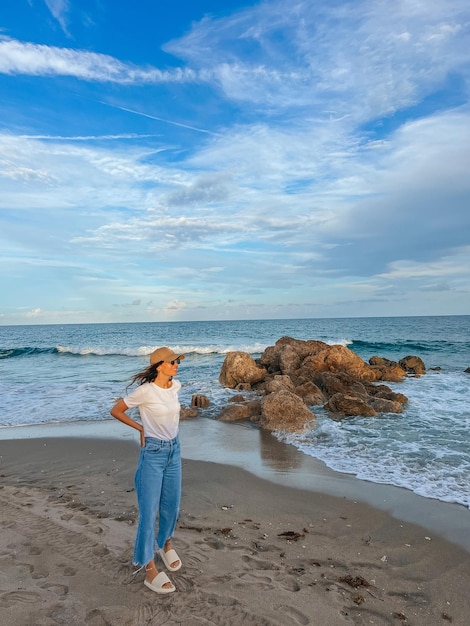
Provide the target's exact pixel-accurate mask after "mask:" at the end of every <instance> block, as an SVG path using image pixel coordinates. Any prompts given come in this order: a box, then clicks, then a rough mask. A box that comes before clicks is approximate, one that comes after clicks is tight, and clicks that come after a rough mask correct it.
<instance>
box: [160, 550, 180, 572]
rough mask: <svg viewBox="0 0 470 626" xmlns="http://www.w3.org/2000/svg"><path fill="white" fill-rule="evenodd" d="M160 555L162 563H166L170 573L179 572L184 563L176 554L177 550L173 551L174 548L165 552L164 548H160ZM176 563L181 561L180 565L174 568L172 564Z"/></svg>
mask: <svg viewBox="0 0 470 626" xmlns="http://www.w3.org/2000/svg"><path fill="white" fill-rule="evenodd" d="M158 553H159V554H160V556H161V558H162V561H163V562H164V563H165V565H166V567H167V568H168V569H169V570H170V572H177V571H178V570H179V569H180V567H181V565H182V563H181V559H180V557H179V556H178V554H177V553H176V550H173V548H171V549H170V550H168V552H165V549H164V548H163V549H162V548H160V549H159V550H158ZM175 561H179V565H175V566H174V567H172V566H171V564H172V563H174V562H175Z"/></svg>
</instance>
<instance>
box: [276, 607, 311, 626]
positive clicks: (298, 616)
mask: <svg viewBox="0 0 470 626" xmlns="http://www.w3.org/2000/svg"><path fill="white" fill-rule="evenodd" d="M277 610H278V611H281V612H282V613H284V615H286V616H287V617H288V618H289V619H290V620H291V621H293V622H294V624H301V626H307V624H310V620H309V618H308V617H307V616H306V615H304V614H303V613H301V612H300V611H299V610H298V609H295V608H294V607H293V606H285V605H284V606H279V607H277Z"/></svg>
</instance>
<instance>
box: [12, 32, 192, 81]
mask: <svg viewBox="0 0 470 626" xmlns="http://www.w3.org/2000/svg"><path fill="white" fill-rule="evenodd" d="M0 73H3V74H27V75H30V76H73V77H75V78H78V79H81V80H86V81H99V82H112V83H120V84H139V83H150V84H156V83H166V82H187V81H194V80H195V73H194V72H192V71H191V70H180V69H175V70H171V71H160V70H158V69H156V68H148V69H142V68H139V67H136V66H132V65H129V64H126V63H122V62H121V61H119V60H117V59H115V58H113V57H111V56H109V55H105V54H98V53H95V52H84V51H81V50H73V49H70V48H57V47H54V46H46V45H42V44H34V43H24V42H21V41H16V40H14V39H6V38H3V39H0Z"/></svg>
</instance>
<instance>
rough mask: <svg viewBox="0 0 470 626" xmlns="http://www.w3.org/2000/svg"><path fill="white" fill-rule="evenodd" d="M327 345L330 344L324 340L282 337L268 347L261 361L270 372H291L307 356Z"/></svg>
mask: <svg viewBox="0 0 470 626" xmlns="http://www.w3.org/2000/svg"><path fill="white" fill-rule="evenodd" d="M327 347H328V344H327V343H324V342H323V341H315V340H308V341H304V340H303V339H293V338H292V337H281V338H280V339H278V340H277V341H276V343H275V345H274V346H269V347H268V348H266V350H265V351H264V352H263V354H262V355H261V358H260V359H259V363H260V365H263V366H264V367H266V368H267V370H268V372H271V373H273V372H281V373H283V374H291V373H292V372H293V371H294V369H295V368H298V367H299V365H300V364H301V362H302V361H303V360H304V358H305V357H306V356H308V355H309V354H314V353H316V352H318V351H319V350H322V349H324V348H327Z"/></svg>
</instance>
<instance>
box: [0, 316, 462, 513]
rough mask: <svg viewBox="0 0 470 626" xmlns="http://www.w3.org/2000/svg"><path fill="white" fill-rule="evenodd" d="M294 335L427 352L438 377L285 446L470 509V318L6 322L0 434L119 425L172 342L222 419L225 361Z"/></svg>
mask: <svg viewBox="0 0 470 626" xmlns="http://www.w3.org/2000/svg"><path fill="white" fill-rule="evenodd" d="M283 336H290V337H294V338H296V339H316V340H320V341H324V342H326V343H329V344H342V345H344V346H347V347H348V348H350V349H351V350H353V351H354V352H356V353H357V354H358V355H359V356H360V357H362V358H363V359H364V360H366V361H367V360H368V359H369V358H370V357H371V356H374V355H377V356H382V357H385V358H388V359H391V360H399V359H401V358H403V357H405V356H409V355H416V356H419V357H421V358H422V359H423V361H424V363H425V365H426V367H427V373H426V374H425V375H424V376H421V377H420V378H407V379H405V380H404V381H403V382H401V383H387V384H389V386H390V387H391V388H392V389H394V390H395V391H399V392H401V393H404V394H405V395H406V396H407V397H408V398H409V403H408V404H407V406H406V407H405V410H404V412H403V413H401V414H399V415H396V414H381V415H379V416H377V417H374V418H362V417H356V418H347V419H345V420H343V421H341V422H337V421H333V420H332V419H330V418H329V417H328V414H327V413H326V411H324V410H323V409H322V407H320V406H315V407H311V408H312V410H313V411H314V413H315V414H316V416H317V427H316V428H315V430H313V431H312V432H309V433H306V434H304V435H286V434H284V433H277V434H276V436H277V437H278V438H279V439H281V440H283V441H286V442H287V443H289V444H291V445H293V446H296V447H297V448H298V449H299V450H300V451H301V452H302V453H304V454H307V455H310V456H314V457H316V458H318V459H321V460H322V461H323V462H324V463H325V464H326V465H327V466H329V467H330V468H332V469H334V470H336V471H340V472H346V473H350V474H353V475H355V476H357V477H358V478H360V479H363V480H367V481H372V482H376V483H387V484H392V485H396V486H399V487H404V488H406V489H410V490H412V491H413V492H415V493H417V494H420V495H422V496H425V497H429V498H437V499H439V500H443V501H446V502H455V503H459V504H461V505H463V506H465V507H467V508H470V495H469V485H470V452H469V450H470V402H469V386H470V374H469V373H466V372H465V370H466V369H467V368H468V367H469V366H470V316H441V317H394V318H351V319H347V318H341V319H298V320H250V321H211V322H209V321H208V322H168V323H160V322H155V323H129V324H68V325H63V326H61V325H31V326H0V394H1V399H2V415H1V418H0V438H1V437H2V428H3V429H5V428H9V427H13V426H26V425H39V424H51V423H63V422H76V423H80V422H89V421H104V420H109V419H110V416H109V409H110V407H111V406H112V405H113V403H114V401H115V400H116V399H117V398H118V397H120V396H122V395H124V394H125V393H126V388H127V385H128V384H129V382H130V378H131V376H132V375H133V374H134V373H136V372H137V371H140V370H142V369H144V368H145V367H146V366H147V364H148V356H149V354H150V353H151V352H152V351H153V350H154V349H155V348H157V347H159V346H162V345H166V346H169V347H171V348H172V349H173V350H174V351H175V352H181V353H184V354H185V355H186V359H185V360H184V361H183V362H182V364H181V366H180V369H179V373H178V378H179V379H180V381H181V382H182V385H183V386H182V390H181V396H180V399H181V402H182V404H184V405H186V406H189V405H190V403H191V397H192V395H193V394H195V393H201V394H204V395H207V396H208V397H209V398H210V401H211V405H210V407H209V408H208V409H204V411H201V415H202V416H204V417H206V418H208V419H211V418H215V417H216V416H217V414H218V413H219V411H220V410H221V408H222V407H223V406H224V405H225V404H226V402H227V401H228V400H229V398H230V397H231V396H233V395H234V391H233V390H230V389H225V388H223V387H222V386H221V385H220V383H219V374H220V370H221V367H222V364H223V361H224V358H225V355H226V353H227V352H230V351H234V350H241V351H244V352H248V353H250V354H251V355H252V356H253V357H254V358H257V357H259V356H260V354H261V353H262V352H263V350H264V349H265V348H266V347H267V346H270V345H274V343H275V342H276V341H277V340H278V339H279V338H280V337H283ZM433 368H436V369H433ZM3 432H6V431H3Z"/></svg>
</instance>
